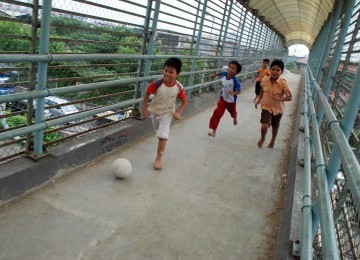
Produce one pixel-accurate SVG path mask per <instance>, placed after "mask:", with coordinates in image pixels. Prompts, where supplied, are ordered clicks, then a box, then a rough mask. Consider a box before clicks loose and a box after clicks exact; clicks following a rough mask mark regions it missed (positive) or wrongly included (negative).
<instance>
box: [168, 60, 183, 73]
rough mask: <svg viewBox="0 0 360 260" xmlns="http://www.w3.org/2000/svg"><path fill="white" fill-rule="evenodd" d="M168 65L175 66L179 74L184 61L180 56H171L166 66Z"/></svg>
mask: <svg viewBox="0 0 360 260" xmlns="http://www.w3.org/2000/svg"><path fill="white" fill-rule="evenodd" d="M166 66H169V67H172V68H174V69H175V70H176V72H177V73H178V74H179V73H180V71H181V66H182V62H181V60H180V59H179V58H175V57H171V58H168V59H167V60H166V61H165V63H164V67H166Z"/></svg>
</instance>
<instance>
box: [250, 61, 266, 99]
mask: <svg viewBox="0 0 360 260" xmlns="http://www.w3.org/2000/svg"><path fill="white" fill-rule="evenodd" d="M269 63H270V61H269V59H263V61H262V67H261V68H260V69H258V71H257V74H256V77H255V78H254V79H253V80H252V83H254V81H255V80H256V84H255V98H254V101H253V102H255V100H256V99H257V97H258V96H259V94H260V90H261V85H260V83H261V81H262V80H263V78H264V77H265V76H268V77H270V70H269V69H268V66H269Z"/></svg>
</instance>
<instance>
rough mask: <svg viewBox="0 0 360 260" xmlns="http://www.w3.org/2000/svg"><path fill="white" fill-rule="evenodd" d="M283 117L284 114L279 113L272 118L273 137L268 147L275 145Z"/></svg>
mask: <svg viewBox="0 0 360 260" xmlns="http://www.w3.org/2000/svg"><path fill="white" fill-rule="evenodd" d="M281 117H282V114H278V115H276V116H273V117H272V119H271V126H272V137H271V140H270V143H269V145H268V148H273V147H274V144H275V139H276V136H277V133H278V131H279V126H280V120H281Z"/></svg>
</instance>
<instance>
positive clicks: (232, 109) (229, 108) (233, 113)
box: [227, 103, 237, 125]
mask: <svg viewBox="0 0 360 260" xmlns="http://www.w3.org/2000/svg"><path fill="white" fill-rule="evenodd" d="M227 111H229V113H230V115H231V117H232V118H233V119H234V125H237V112H236V103H228V106H227Z"/></svg>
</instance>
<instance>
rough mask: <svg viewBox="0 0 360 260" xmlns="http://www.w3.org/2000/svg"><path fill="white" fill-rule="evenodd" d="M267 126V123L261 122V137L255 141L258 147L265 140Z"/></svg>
mask: <svg viewBox="0 0 360 260" xmlns="http://www.w3.org/2000/svg"><path fill="white" fill-rule="evenodd" d="M268 128H269V124H261V130H260V132H261V137H260V139H259V141H258V143H257V145H258V147H259V148H261V147H262V145H263V143H264V141H265V137H266V134H267V131H268Z"/></svg>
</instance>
